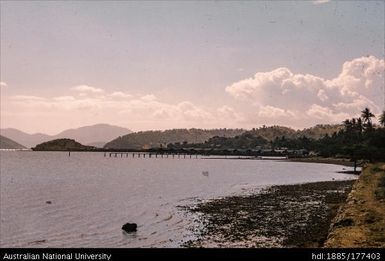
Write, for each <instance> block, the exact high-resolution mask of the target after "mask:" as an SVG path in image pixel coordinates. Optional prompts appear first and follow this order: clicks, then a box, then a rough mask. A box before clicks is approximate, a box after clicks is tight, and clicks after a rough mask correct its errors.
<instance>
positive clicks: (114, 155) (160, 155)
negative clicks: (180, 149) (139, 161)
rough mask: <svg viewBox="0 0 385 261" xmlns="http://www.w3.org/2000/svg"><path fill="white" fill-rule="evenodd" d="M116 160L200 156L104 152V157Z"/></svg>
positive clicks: (194, 156)
mask: <svg viewBox="0 0 385 261" xmlns="http://www.w3.org/2000/svg"><path fill="white" fill-rule="evenodd" d="M107 156H108V157H110V158H111V157H114V158H118V157H120V158H123V157H125V158H128V157H132V158H178V159H180V158H183V159H186V158H190V159H191V158H196V159H197V158H198V154H185V153H183V154H182V153H143V152H142V153H140V152H104V157H107Z"/></svg>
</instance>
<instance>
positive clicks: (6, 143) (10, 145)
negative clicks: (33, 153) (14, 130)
mask: <svg viewBox="0 0 385 261" xmlns="http://www.w3.org/2000/svg"><path fill="white" fill-rule="evenodd" d="M0 149H25V147H24V146H23V145H21V144H19V143H17V142H16V141H13V140H11V139H9V138H7V137H4V136H2V135H0Z"/></svg>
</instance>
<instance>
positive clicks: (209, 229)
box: [184, 180, 354, 247]
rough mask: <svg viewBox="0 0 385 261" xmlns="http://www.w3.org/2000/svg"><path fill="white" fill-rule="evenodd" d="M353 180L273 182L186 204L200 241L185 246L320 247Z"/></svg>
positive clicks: (190, 242) (193, 241) (189, 242)
mask: <svg viewBox="0 0 385 261" xmlns="http://www.w3.org/2000/svg"><path fill="white" fill-rule="evenodd" d="M353 182H354V181H353V180H348V181H331V182H315V183H306V184H298V185H281V186H272V187H270V188H267V189H265V190H264V191H262V192H261V193H259V194H256V195H251V196H232V197H227V198H221V199H214V200H212V201H209V202H204V203H199V204H197V205H195V206H190V207H187V209H188V211H190V212H192V213H194V214H196V215H195V216H196V222H195V224H196V227H195V229H193V230H194V231H198V232H196V236H197V240H192V241H188V242H186V243H185V244H184V246H186V247H320V246H322V245H323V242H324V241H325V239H326V237H327V234H328V230H329V226H330V223H331V220H332V219H333V217H334V216H335V215H336V213H337V210H338V208H339V206H340V204H341V203H343V202H345V200H346V197H347V194H348V193H349V192H350V190H351V187H352V185H353Z"/></svg>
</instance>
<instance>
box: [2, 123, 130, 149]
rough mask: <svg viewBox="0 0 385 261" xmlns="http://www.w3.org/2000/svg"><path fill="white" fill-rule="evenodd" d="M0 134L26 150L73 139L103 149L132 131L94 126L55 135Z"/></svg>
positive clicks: (20, 132) (9, 131) (106, 126)
mask: <svg viewBox="0 0 385 261" xmlns="http://www.w3.org/2000/svg"><path fill="white" fill-rule="evenodd" d="M0 132H1V135H3V136H5V137H7V138H8V139H12V140H14V141H16V142H18V143H20V144H22V145H23V146H25V147H27V148H32V147H35V146H36V145H37V144H40V143H42V142H46V141H50V140H54V139H61V138H68V139H74V140H76V141H78V142H80V143H82V144H86V145H91V146H95V147H103V145H104V144H105V143H107V142H108V141H110V140H112V139H115V138H116V137H119V136H122V135H126V134H128V133H131V132H132V131H131V130H129V129H127V128H122V127H118V126H113V125H109V124H96V125H92V126H85V127H80V128H77V129H68V130H65V131H62V132H60V133H59V134H57V135H47V134H42V133H35V134H28V133H25V132H23V131H20V130H17V129H12V128H8V129H1V130H0Z"/></svg>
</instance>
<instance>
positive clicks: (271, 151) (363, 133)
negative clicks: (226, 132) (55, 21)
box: [167, 108, 385, 166]
mask: <svg viewBox="0 0 385 261" xmlns="http://www.w3.org/2000/svg"><path fill="white" fill-rule="evenodd" d="M383 116H384V113H382V116H381V117H380V124H381V126H382V127H381V126H376V125H375V124H374V123H373V118H374V117H375V116H374V114H373V113H372V112H371V111H370V110H369V109H368V108H365V109H364V110H363V111H362V113H361V117H359V118H353V119H347V120H345V121H344V122H343V125H340V126H336V125H334V126H333V125H318V126H315V127H313V128H310V129H305V130H302V131H294V130H292V129H290V128H285V127H279V126H272V127H265V126H263V127H262V128H259V129H253V130H251V131H245V132H244V133H242V134H241V135H238V136H235V137H219V136H215V137H212V138H210V139H208V140H207V141H205V142H203V143H191V144H189V143H186V142H185V143H182V144H181V143H178V142H177V143H173V144H168V146H167V148H168V149H173V150H186V149H187V150H188V149H190V150H191V149H194V150H197V149H201V150H202V149H203V150H206V151H209V153H213V154H245V155H255V156H257V155H289V156H290V155H291V156H304V155H308V154H309V153H311V154H313V155H318V156H322V157H341V158H349V159H351V160H352V161H353V162H354V163H355V166H356V165H357V162H358V161H359V160H369V161H380V160H385V127H384V125H383ZM321 135H323V136H321Z"/></svg>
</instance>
